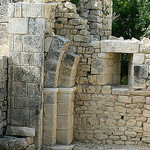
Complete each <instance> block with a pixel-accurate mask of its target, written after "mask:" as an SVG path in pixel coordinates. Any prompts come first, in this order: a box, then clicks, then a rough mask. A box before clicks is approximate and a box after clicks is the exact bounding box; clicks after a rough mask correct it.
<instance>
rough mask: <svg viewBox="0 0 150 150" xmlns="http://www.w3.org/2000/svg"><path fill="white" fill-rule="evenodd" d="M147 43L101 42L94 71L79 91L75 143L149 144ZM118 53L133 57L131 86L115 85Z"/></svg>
mask: <svg viewBox="0 0 150 150" xmlns="http://www.w3.org/2000/svg"><path fill="white" fill-rule="evenodd" d="M110 39H111V38H110ZM106 43H107V44H106ZM148 43H149V40H148V39H144V40H143V41H141V42H140V41H138V40H135V39H133V40H132V41H129V40H128V41H121V40H120V39H119V40H118V39H116V40H106V41H102V42H101V50H100V51H101V53H94V54H93V56H92V64H91V66H90V67H91V71H90V73H89V74H88V75H87V76H85V77H84V81H86V82H80V85H78V88H77V93H76V101H75V130H74V131H75V132H74V136H75V139H76V140H78V141H82V142H97V143H102V144H131V145H137V144H138V145H144V144H148V143H149V138H150V136H149V133H148V132H149V94H150V92H149V63H148V62H149V54H148V53H149V52H150V49H149V48H150V47H149V44H148ZM139 47H140V48H139ZM119 53H130V54H133V53H134V54H133V59H130V62H129V63H130V65H129V67H130V68H129V69H130V70H132V71H131V72H129V74H130V80H129V82H130V83H128V86H123V85H120V83H113V82H112V81H114V79H113V77H114V75H113V76H111V74H112V73H113V72H116V70H115V69H113V68H114V66H113V64H114V63H115V62H116V61H117V62H118V63H120V62H119V60H117V59H116V58H115V57H110V56H113V55H115V54H116V55H118V54H119ZM112 54H113V55H112ZM102 60H103V61H102ZM105 65H106V68H105ZM109 67H110V68H112V69H109ZM92 68H94V69H92ZM107 69H108V70H107ZM116 69H118V68H117V66H116Z"/></svg>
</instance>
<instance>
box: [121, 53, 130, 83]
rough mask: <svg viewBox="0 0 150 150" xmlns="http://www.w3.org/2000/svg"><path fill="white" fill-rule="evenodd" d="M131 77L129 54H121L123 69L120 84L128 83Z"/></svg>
mask: <svg viewBox="0 0 150 150" xmlns="http://www.w3.org/2000/svg"><path fill="white" fill-rule="evenodd" d="M128 77H129V54H126V53H122V54H121V71H120V85H128V80H129V79H128Z"/></svg>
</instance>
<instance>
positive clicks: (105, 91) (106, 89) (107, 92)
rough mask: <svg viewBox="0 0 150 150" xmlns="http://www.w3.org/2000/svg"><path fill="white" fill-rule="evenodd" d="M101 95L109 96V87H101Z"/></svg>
mask: <svg viewBox="0 0 150 150" xmlns="http://www.w3.org/2000/svg"><path fill="white" fill-rule="evenodd" d="M102 94H104V95H105V94H111V86H103V87H102Z"/></svg>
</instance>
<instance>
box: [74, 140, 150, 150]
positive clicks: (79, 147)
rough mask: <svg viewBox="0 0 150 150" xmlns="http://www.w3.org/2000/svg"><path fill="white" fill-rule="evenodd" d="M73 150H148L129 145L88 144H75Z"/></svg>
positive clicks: (145, 147) (143, 147)
mask: <svg viewBox="0 0 150 150" xmlns="http://www.w3.org/2000/svg"><path fill="white" fill-rule="evenodd" d="M129 144H130V143H129ZM75 145H76V146H75V147H74V150H83V149H84V150H91V149H92V150H121V149H123V150H149V147H147V146H133V145H132V146H131V145H122V144H121V142H120V145H116V144H107V145H103V144H90V143H75Z"/></svg>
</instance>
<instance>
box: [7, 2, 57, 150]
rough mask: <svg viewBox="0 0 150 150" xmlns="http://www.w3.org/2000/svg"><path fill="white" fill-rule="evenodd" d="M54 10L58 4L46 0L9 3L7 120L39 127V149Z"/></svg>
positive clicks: (38, 147)
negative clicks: (48, 38) (47, 39)
mask: <svg viewBox="0 0 150 150" xmlns="http://www.w3.org/2000/svg"><path fill="white" fill-rule="evenodd" d="M52 9H53V10H52ZM52 11H55V5H50V4H47V5H45V4H44V3H39V4H32V3H15V4H14V3H11V4H10V5H9V12H10V14H9V16H10V19H9V21H10V22H9V30H8V32H9V38H10V42H9V52H10V53H9V62H8V63H9V78H8V89H9V90H8V94H9V104H8V105H9V109H8V116H9V117H8V119H7V120H8V123H9V124H10V125H12V126H23V127H32V128H35V138H34V144H35V145H36V149H40V147H41V144H42V124H43V123H42V114H43V107H42V106H43V105H42V101H43V100H42V98H43V96H42V92H41V89H42V87H43V82H44V50H45V49H44V42H45V36H49V34H50V33H51V32H52V31H53V26H54V25H53V23H54V21H53V18H54V13H53V12H52ZM17 134H18V133H17ZM22 135H23V134H22Z"/></svg>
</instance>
